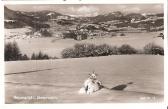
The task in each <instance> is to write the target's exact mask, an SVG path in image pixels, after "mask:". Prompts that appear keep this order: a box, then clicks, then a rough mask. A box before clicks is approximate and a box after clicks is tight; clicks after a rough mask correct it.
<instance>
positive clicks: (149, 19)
mask: <svg viewBox="0 0 168 109" xmlns="http://www.w3.org/2000/svg"><path fill="white" fill-rule="evenodd" d="M5 12H6V13H5V21H4V22H5V28H6V30H5V31H6V34H5V38H6V39H11V38H12V39H25V38H39V37H56V38H62V39H64V38H72V39H76V40H84V39H88V38H91V39H92V38H101V37H113V36H125V35H126V34H127V33H141V32H157V31H161V32H160V33H161V34H158V36H160V35H161V36H160V37H162V38H163V32H162V31H163V17H164V15H163V13H143V14H141V13H130V14H126V15H125V14H123V13H122V12H119V11H117V12H111V13H108V14H105V15H97V16H93V17H73V16H68V15H63V14H60V13H57V12H52V11H41V12H21V11H13V10H10V9H8V8H7V7H5ZM12 13H13V14H14V16H11V15H10V14H12ZM25 19H26V20H25ZM19 26H20V27H19ZM17 27H19V28H23V31H17ZM12 29H13V30H12ZM10 31H11V32H10Z"/></svg>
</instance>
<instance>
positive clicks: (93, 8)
mask: <svg viewBox="0 0 168 109" xmlns="http://www.w3.org/2000/svg"><path fill="white" fill-rule="evenodd" d="M6 6H7V7H8V8H9V9H12V10H19V11H42V10H52V11H56V12H59V13H62V14H66V15H74V16H95V15H98V14H105V13H108V12H114V11H121V12H124V13H131V12H133V13H161V12H163V5H162V4H131V5H126V4H123V5H118V4H111V5H110V4H106V5H103V4H99V5H91V4H89V5H87V4H83V5H82V4H75V5H73V4H67V5H66V4H62V5H61V4H57V5H55V4H52V5H46V4H45V5H41V4H40V5H30V4H29V5H6Z"/></svg>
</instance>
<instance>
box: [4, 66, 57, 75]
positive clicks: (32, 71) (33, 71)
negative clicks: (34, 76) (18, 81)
mask: <svg viewBox="0 0 168 109" xmlns="http://www.w3.org/2000/svg"><path fill="white" fill-rule="evenodd" d="M54 69H57V68H50V69H42V70H31V71H24V72H14V73H7V74H5V75H16V74H25V73H35V72H40V71H46V70H54Z"/></svg>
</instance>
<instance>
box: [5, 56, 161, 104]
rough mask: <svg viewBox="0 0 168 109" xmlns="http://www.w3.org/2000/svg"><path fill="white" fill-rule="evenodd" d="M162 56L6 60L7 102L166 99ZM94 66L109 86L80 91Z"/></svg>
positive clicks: (104, 82) (152, 100) (101, 101)
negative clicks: (81, 93) (114, 88)
mask: <svg viewBox="0 0 168 109" xmlns="http://www.w3.org/2000/svg"><path fill="white" fill-rule="evenodd" d="M163 60H164V58H163V56H152V55H121V56H120V55H117V56H106V57H91V58H80V59H79V58H78V59H57V60H39V61H13V62H12V61H11V62H5V69H6V71H5V102H6V103H114V102H117V103H122V102H127V103H128V102H161V101H163V93H164V92H163V90H164V89H163V87H164V86H163V81H164V80H163V79H164V75H163V70H164V68H163ZM93 70H95V72H96V73H97V74H98V79H99V80H101V81H102V82H103V85H104V86H106V87H108V88H113V87H115V86H119V85H124V84H126V83H128V82H133V84H130V85H126V86H125V88H124V89H123V90H119V91H116V90H109V89H101V90H100V91H97V92H95V93H94V94H92V95H79V94H78V90H79V89H80V88H81V87H82V84H83V82H84V80H85V79H87V77H88V74H89V73H91V72H92V71H93Z"/></svg>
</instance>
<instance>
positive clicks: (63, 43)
mask: <svg viewBox="0 0 168 109" xmlns="http://www.w3.org/2000/svg"><path fill="white" fill-rule="evenodd" d="M159 33H160V32H151V33H125V34H126V36H116V37H111V38H110V37H109V36H107V38H95V39H87V40H82V41H76V40H73V39H56V38H54V37H52V38H33V39H24V40H23V39H18V40H15V41H16V42H18V45H19V47H20V49H21V52H22V53H26V54H27V55H28V56H31V54H32V53H33V52H35V53H37V52H39V51H40V50H41V51H42V52H44V53H47V54H48V55H50V56H57V57H59V58H60V57H61V55H60V53H61V51H62V50H63V49H65V48H68V47H72V46H74V45H75V44H76V43H93V44H97V45H99V44H104V43H106V44H109V45H114V46H121V45H122V44H130V45H131V46H132V47H134V48H136V49H142V48H143V47H144V46H145V45H146V44H148V43H151V42H154V43H156V44H157V45H160V46H163V39H161V38H159V37H157V36H158V34H159ZM8 41H13V40H6V42H8Z"/></svg>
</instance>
